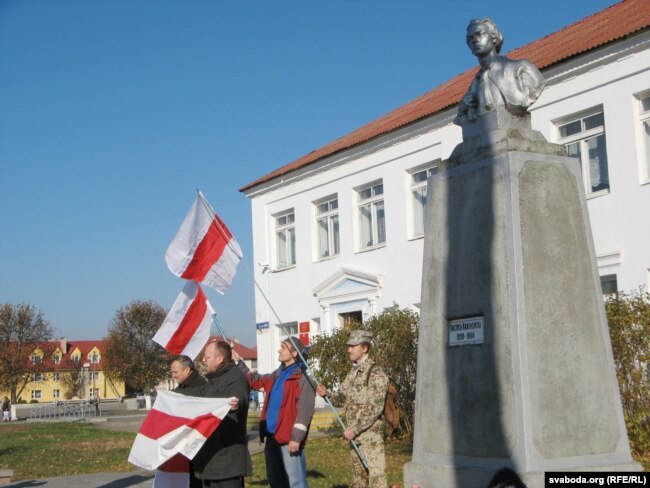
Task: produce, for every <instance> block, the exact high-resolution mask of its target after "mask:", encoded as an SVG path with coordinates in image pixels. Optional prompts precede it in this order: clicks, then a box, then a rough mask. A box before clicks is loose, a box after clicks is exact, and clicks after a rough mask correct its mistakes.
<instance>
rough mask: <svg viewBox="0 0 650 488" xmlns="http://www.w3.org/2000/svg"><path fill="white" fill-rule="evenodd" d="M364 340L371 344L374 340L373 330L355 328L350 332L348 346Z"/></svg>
mask: <svg viewBox="0 0 650 488" xmlns="http://www.w3.org/2000/svg"><path fill="white" fill-rule="evenodd" d="M363 342H367V343H368V344H370V343H371V342H372V332H370V331H369V330H353V331H352V332H350V338H349V339H348V342H347V344H348V346H356V345H358V344H361V343H363Z"/></svg>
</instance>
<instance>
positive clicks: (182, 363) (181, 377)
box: [169, 355, 206, 392]
mask: <svg viewBox="0 0 650 488" xmlns="http://www.w3.org/2000/svg"><path fill="white" fill-rule="evenodd" d="M169 370H170V371H171V374H172V378H173V379H174V381H176V383H178V386H177V387H176V388H175V389H174V391H178V392H180V391H181V390H184V389H185V388H192V387H193V386H201V385H204V384H205V383H206V381H205V378H204V377H203V376H201V375H200V374H199V372H198V371H197V370H196V368H195V367H194V361H192V360H191V359H190V358H189V357H187V356H185V355H181V356H176V357H175V358H174V360H173V361H172V362H171V364H170V365H169Z"/></svg>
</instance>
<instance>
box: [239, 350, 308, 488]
mask: <svg viewBox="0 0 650 488" xmlns="http://www.w3.org/2000/svg"><path fill="white" fill-rule="evenodd" d="M302 348H303V344H302V342H300V339H298V338H297V337H288V338H286V339H285V340H283V341H282V342H281V343H280V349H278V361H280V363H282V364H281V365H280V367H279V368H278V369H276V370H275V371H274V372H273V373H270V374H258V373H253V372H251V371H250V370H249V369H248V367H247V366H246V364H245V363H244V362H243V361H239V359H240V357H239V355H238V354H237V353H233V358H234V359H235V361H236V362H238V363H239V368H240V369H241V370H242V371H243V372H244V373H245V374H246V378H247V379H248V384H249V385H250V387H251V388H252V389H253V390H262V389H263V390H264V391H265V392H266V397H265V399H264V407H263V408H262V415H261V420H260V437H261V438H262V439H265V440H266V443H265V446H264V456H265V458H266V477H267V480H268V483H269V485H270V486H271V488H285V487H289V488H308V486H309V485H308V483H307V461H306V459H305V451H304V447H305V442H306V441H307V435H308V434H309V425H310V424H311V419H312V417H313V416H314V404H315V400H316V392H315V391H314V387H313V385H312V384H311V382H310V381H309V380H308V379H307V376H306V375H305V373H304V371H303V369H302V363H301V361H300V357H299V355H298V350H302Z"/></svg>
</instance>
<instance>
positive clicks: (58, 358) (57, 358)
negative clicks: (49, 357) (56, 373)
mask: <svg viewBox="0 0 650 488" xmlns="http://www.w3.org/2000/svg"><path fill="white" fill-rule="evenodd" d="M53 359H54V364H61V354H55V355H54V356H53Z"/></svg>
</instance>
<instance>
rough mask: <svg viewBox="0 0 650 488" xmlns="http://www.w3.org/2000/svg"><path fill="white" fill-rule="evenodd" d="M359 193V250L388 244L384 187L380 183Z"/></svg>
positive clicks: (369, 186) (362, 189)
mask: <svg viewBox="0 0 650 488" xmlns="http://www.w3.org/2000/svg"><path fill="white" fill-rule="evenodd" d="M357 192H358V208H359V236H360V242H359V248H360V249H368V248H372V247H375V246H378V245H380V244H383V243H384V242H386V219H385V215H384V185H383V183H382V182H381V181H380V182H378V183H373V184H371V185H368V186H366V187H363V188H361V189H359V190H357Z"/></svg>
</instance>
